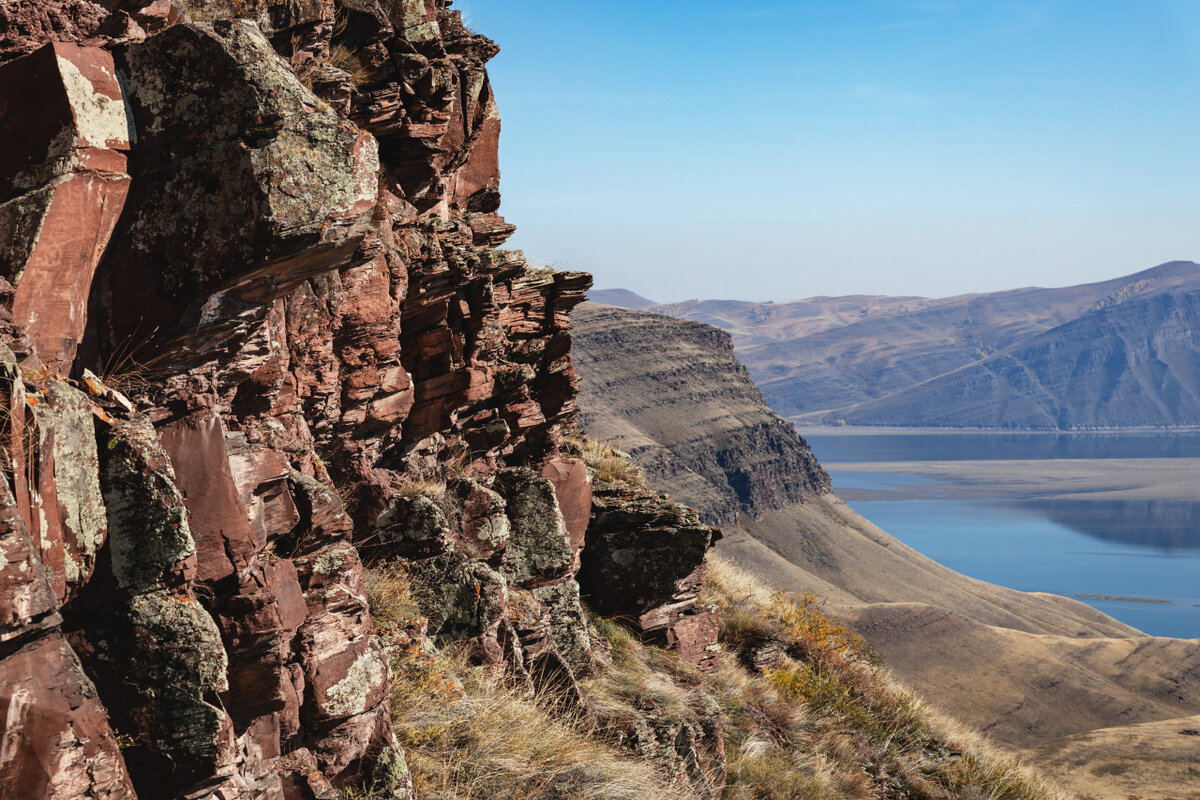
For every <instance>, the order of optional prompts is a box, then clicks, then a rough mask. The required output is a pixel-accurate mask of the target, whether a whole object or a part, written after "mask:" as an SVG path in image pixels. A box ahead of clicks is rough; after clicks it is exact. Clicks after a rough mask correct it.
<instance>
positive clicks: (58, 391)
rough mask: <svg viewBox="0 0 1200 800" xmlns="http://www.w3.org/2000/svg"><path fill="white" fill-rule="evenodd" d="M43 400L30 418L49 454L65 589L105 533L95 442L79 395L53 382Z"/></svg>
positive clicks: (82, 572) (83, 572) (88, 565)
mask: <svg viewBox="0 0 1200 800" xmlns="http://www.w3.org/2000/svg"><path fill="white" fill-rule="evenodd" d="M48 400H49V402H46V403H43V404H42V405H39V406H37V407H36V408H35V409H34V414H35V416H36V418H37V422H38V428H39V430H40V431H41V448H42V449H43V450H44V451H48V450H49V449H50V448H53V451H54V484H55V495H56V497H57V499H58V506H59V509H60V514H61V523H62V526H63V530H62V532H61V535H62V537H63V540H64V541H63V545H64V549H65V551H66V555H65V559H64V572H65V577H66V579H67V582H68V583H77V582H79V581H80V580H82V579H86V578H87V577H88V575H90V573H91V569H92V564H93V563H94V561H95V557H96V553H97V551H98V550H99V549H100V546H101V545H102V544H104V537H105V531H106V529H107V527H108V522H107V515H106V514H105V511H104V504H103V503H102V502H101V500H100V474H99V459H98V456H97V453H96V436H95V432H94V430H93V427H92V416H91V412H90V408H89V404H88V402H87V399H86V398H85V397H84V396H83V395H82V394H81V393H80V392H78V391H76V390H75V389H72V388H70V387H68V386H66V385H63V384H60V383H57V382H54V383H51V384H50V385H49V395H48ZM73 555H78V556H79V560H77V559H76V558H74V557H73Z"/></svg>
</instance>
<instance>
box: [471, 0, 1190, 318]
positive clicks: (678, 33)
mask: <svg viewBox="0 0 1200 800" xmlns="http://www.w3.org/2000/svg"><path fill="white" fill-rule="evenodd" d="M456 7H457V8H460V9H462V10H463V12H464V15H465V17H466V19H467V21H468V23H469V24H470V25H472V27H474V28H475V29H476V30H478V31H480V32H481V33H484V34H487V35H488V36H490V37H491V38H493V39H495V40H496V41H497V42H498V43H499V44H500V46H501V48H502V52H501V53H500V55H499V56H497V57H496V59H494V60H493V61H492V63H491V75H492V81H493V85H494V87H495V90H496V95H497V101H498V103H499V105H500V113H501V117H502V119H503V133H502V136H501V145H500V163H501V169H502V173H503V177H502V182H501V191H502V193H503V196H504V204H503V208H502V209H501V212H502V213H503V214H504V215H505V216H506V217H507V218H508V220H509V221H510V222H512V223H514V224H516V225H517V226H518V233H517V235H516V236H514V237H513V239H512V240H510V246H512V247H517V248H521V249H523V250H525V251H526V253H527V254H528V255H529V256H530V258H531V259H536V260H540V261H544V262H547V263H550V264H553V265H555V266H559V267H564V268H566V267H571V268H577V269H585V270H587V271H589V272H592V273H593V274H594V275H595V277H596V285H597V286H598V287H601V288H612V287H618V286H620V287H624V288H628V289H633V290H634V291H637V292H639V293H641V294H644V295H646V296H648V297H651V298H653V299H656V300H660V301H674V300H681V299H686V298H691V297H701V298H709V297H720V298H736V299H748V300H768V299H771V300H776V301H783V300H791V299H797V298H801V297H808V296H813V295H822V294H857V293H870V294H918V295H932V296H942V295H948V294H957V293H961V292H970V291H991V290H997V289H1007V288H1014V287H1017V286H1025V285H1041V286H1056V285H1067V284H1073V283H1081V282H1086V281H1092V280H1102V279H1105V278H1109V277H1115V276H1118V275H1123V274H1126V273H1130V272H1134V271H1137V270H1139V269H1143V268H1146V267H1149V266H1153V265H1155V264H1158V263H1161V262H1163V261H1168V260H1172V259H1191V260H1197V261H1200V246H1198V245H1200V236H1198V235H1197V232H1198V231H1200V224H1198V223H1200V196H1198V192H1197V187H1198V181H1197V179H1198V178H1200V143H1198V142H1197V138H1198V134H1200V125H1198V124H1197V123H1200V92H1198V89H1200V0H1140V2H1136V3H1133V2H1125V1H1123V0H1122V1H1120V2H1118V1H1117V0H1090V1H1088V2H1084V1H1083V0H1046V1H1045V2H1018V1H1016V0H1013V1H1012V2H1009V1H1007V0H996V1H995V2H973V1H972V0H927V1H924V2H917V1H915V0H914V1H912V2H909V1H906V0H894V1H893V2H882V1H878V2H875V1H870V0H824V1H823V2H783V0H743V1H742V2H736V1H734V0H729V1H727V2H706V1H705V0H691V1H690V2H682V1H680V0H663V1H662V2H644V0H643V2H632V0H603V1H602V2H601V1H597V2H562V0H557V1H556V2H551V1H550V0H459V2H457V3H456Z"/></svg>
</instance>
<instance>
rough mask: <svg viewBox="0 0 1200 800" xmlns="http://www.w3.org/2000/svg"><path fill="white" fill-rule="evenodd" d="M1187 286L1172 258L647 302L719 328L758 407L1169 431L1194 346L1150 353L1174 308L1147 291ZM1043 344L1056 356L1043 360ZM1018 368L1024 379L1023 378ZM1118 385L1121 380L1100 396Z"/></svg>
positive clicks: (1173, 318)
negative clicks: (963, 286) (1090, 353)
mask: <svg viewBox="0 0 1200 800" xmlns="http://www.w3.org/2000/svg"><path fill="white" fill-rule="evenodd" d="M1196 290H1200V266H1198V265H1196V264H1194V263H1191V262H1187V261H1173V262H1169V263H1166V264H1162V265H1160V266H1157V267H1154V268H1152V269H1148V270H1144V271H1142V272H1138V273H1136V274H1133V275H1128V276H1125V277H1121V278H1115V279H1113V280H1108V281H1102V282H1099V283H1090V284H1083V285H1079V286H1069V287H1064V288H1053V289H1043V288H1023V289H1014V290H1012V291H1006V292H996V293H991V294H970V295H960V296H956V297H947V298H940V299H929V298H917V297H879V296H866V295H859V296H850V297H832V298H830V297H816V298H809V299H807V300H799V301H796V302H790V303H743V302H737V301H725V300H705V301H694V300H693V301H688V302H685V303H674V304H668V305H657V306H653V307H651V308H650V309H649V310H651V311H654V312H656V313H661V314H667V315H670V316H676V317H682V318H687V319H692V320H697V321H701V322H705V323H708V324H711V325H715V326H717V327H720V328H722V329H724V330H727V331H729V332H730V333H731V334H732V335H733V341H734V344H735V345H736V346H737V348H738V357H739V359H741V361H742V363H744V364H745V365H746V366H747V368H748V369H749V370H750V374H751V375H752V376H753V377H754V379H755V381H756V382H757V383H758V384H759V386H760V387H761V388H762V391H763V394H764V395H765V396H766V398H767V402H768V403H769V404H770V406H771V407H772V408H774V409H775V410H776V411H778V412H779V413H780V414H783V415H784V416H787V417H801V418H811V419H818V420H825V421H833V420H837V419H845V420H847V421H851V420H853V421H857V422H860V423H862V424H873V425H916V426H937V427H1038V428H1057V427H1064V428H1070V427H1087V426H1103V427H1122V426H1124V427H1129V426H1141V425H1168V426H1169V425H1190V424H1194V418H1195V416H1196V414H1197V406H1198V405H1200V403H1197V402H1196V401H1195V399H1194V398H1192V397H1191V391H1192V384H1193V382H1194V381H1193V375H1194V372H1195V364H1196V363H1197V361H1198V360H1197V359H1196V358H1195V353H1194V348H1193V350H1192V351H1189V352H1190V356H1189V358H1185V359H1183V360H1182V361H1180V360H1179V359H1176V360H1175V361H1170V360H1169V359H1167V360H1158V359H1156V358H1155V357H1154V342H1155V340H1156V337H1159V336H1161V335H1163V333H1164V327H1166V328H1170V326H1172V325H1175V323H1176V322H1177V321H1178V320H1179V319H1180V313H1179V312H1178V309H1175V310H1171V309H1165V308H1163V307H1161V306H1157V305H1155V303H1154V302H1153V300H1154V298H1157V297H1161V296H1164V295H1182V294H1184V293H1186V292H1189V291H1196ZM612 302H614V303H618V304H621V305H624V304H623V303H621V301H620V300H619V298H614V299H613V300H612ZM1183 316H1185V317H1186V316H1187V314H1184V315H1183ZM1188 324H1190V322H1189V323H1188ZM1176 327H1177V326H1176ZM1191 329H1192V330H1194V326H1193V327H1192V328H1191ZM1081 341H1086V342H1099V343H1101V348H1100V349H1103V350H1105V351H1107V352H1108V354H1109V355H1111V356H1112V358H1111V359H1109V360H1103V359H1101V360H1098V361H1093V362H1088V361H1087V360H1086V359H1082V360H1080V359H1076V361H1070V360H1068V359H1069V358H1070V356H1071V355H1072V353H1075V354H1076V355H1079V354H1078V352H1077V351H1078V348H1077V347H1075V346H1074V344H1073V343H1078V342H1081ZM1148 343H1149V344H1148ZM1073 348H1074V349H1073ZM1147 349H1148V350H1149V351H1150V352H1149V354H1148V357H1147V358H1145V359H1143V362H1144V363H1145V364H1146V366H1144V367H1141V368H1140V369H1139V367H1138V365H1137V364H1127V363H1126V362H1125V361H1123V360H1122V359H1121V358H1119V357H1118V356H1119V355H1120V354H1121V353H1122V352H1125V353H1129V354H1130V357H1129V360H1131V361H1132V360H1136V356H1137V354H1138V352H1139V350H1147ZM1047 351H1057V353H1058V354H1059V355H1060V356H1061V357H1059V358H1057V359H1056V358H1053V357H1051V358H1048V359H1047V358H1044V357H1043V356H1044V354H1045V353H1046V352H1047ZM1189 365H1191V366H1190V368H1189ZM1027 367H1032V368H1033V372H1034V374H1033V375H1032V376H1031V377H1030V378H1025V377H1024V376H1023V374H1022V373H1023V372H1024V371H1025V370H1026V368H1027ZM1117 384H1124V385H1125V387H1126V388H1120V389H1119V390H1113V391H1106V387H1108V386H1109V385H1113V386H1116V385H1117ZM1081 385H1086V386H1088V387H1089V388H1095V389H1097V391H1098V396H1101V397H1105V398H1106V399H1107V402H1106V403H1105V404H1104V407H1103V408H1100V409H1097V408H1094V407H1082V406H1080V405H1079V404H1078V403H1077V402H1076V400H1077V397H1078V395H1079V393H1080V386H1081ZM1128 387H1132V388H1133V391H1129V390H1128ZM910 390H911V393H909V392H910Z"/></svg>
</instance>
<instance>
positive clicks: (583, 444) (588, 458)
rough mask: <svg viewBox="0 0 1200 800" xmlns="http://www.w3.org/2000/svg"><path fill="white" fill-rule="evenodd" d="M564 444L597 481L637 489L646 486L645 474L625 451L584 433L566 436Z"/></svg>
mask: <svg viewBox="0 0 1200 800" xmlns="http://www.w3.org/2000/svg"><path fill="white" fill-rule="evenodd" d="M566 444H567V448H566V450H567V452H568V453H570V454H571V455H575V456H577V457H579V458H582V459H583V463H584V464H586V465H587V466H588V469H589V471H590V472H591V473H592V478H593V479H594V480H595V481H597V482H598V483H618V484H623V485H625V486H633V487H635V488H639V489H643V488H645V487H646V476H645V475H644V474H643V473H642V470H641V469H639V468H638V467H637V465H635V464H634V463H633V461H632V459H630V458H629V455H628V454H627V453H623V452H621V451H620V450H617V449H616V448H615V447H613V446H612V445H610V444H607V443H606V442H601V441H598V440H596V439H592V438H590V437H588V436H587V435H585V434H573V435H571V436H568V437H567V439H566Z"/></svg>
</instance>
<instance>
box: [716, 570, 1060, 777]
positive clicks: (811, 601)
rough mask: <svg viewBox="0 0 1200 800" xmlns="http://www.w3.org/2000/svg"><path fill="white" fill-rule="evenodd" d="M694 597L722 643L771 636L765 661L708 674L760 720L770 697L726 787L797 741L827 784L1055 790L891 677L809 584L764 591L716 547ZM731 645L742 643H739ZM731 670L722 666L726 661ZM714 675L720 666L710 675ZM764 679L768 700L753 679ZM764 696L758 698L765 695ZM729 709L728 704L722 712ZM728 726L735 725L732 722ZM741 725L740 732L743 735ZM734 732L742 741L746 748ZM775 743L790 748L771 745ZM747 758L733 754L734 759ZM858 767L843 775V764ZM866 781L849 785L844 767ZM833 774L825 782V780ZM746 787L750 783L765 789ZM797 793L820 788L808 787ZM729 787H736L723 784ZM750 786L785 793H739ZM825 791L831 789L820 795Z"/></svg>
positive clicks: (774, 770)
mask: <svg viewBox="0 0 1200 800" xmlns="http://www.w3.org/2000/svg"><path fill="white" fill-rule="evenodd" d="M710 567H711V572H710V577H709V582H708V585H707V586H706V589H705V596H704V597H703V599H704V600H706V601H708V602H713V603H716V604H717V605H718V606H719V607H720V608H721V610H722V613H723V614H725V615H726V616H727V619H726V620H725V621H723V629H724V631H723V633H724V638H725V641H726V643H727V645H734V646H739V645H738V644H737V643H746V644H744V645H740V646H752V647H761V646H762V645H763V644H764V642H767V641H773V642H774V643H775V644H776V645H777V647H778V648H779V650H780V654H779V657H778V658H777V659H776V663H775V664H774V665H773V666H771V667H770V668H768V669H765V670H763V672H762V673H761V674H758V675H755V674H753V673H752V672H750V671H749V670H746V669H745V665H744V664H738V665H736V667H730V665H729V664H728V663H723V664H722V673H721V674H719V675H718V679H719V681H720V680H723V681H724V682H725V683H726V684H729V683H731V682H732V683H739V682H740V683H741V688H740V689H739V690H737V691H733V692H730V691H729V690H728V689H727V690H726V691H725V696H726V697H727V698H728V699H727V701H726V702H733V703H734V704H736V703H737V699H738V697H739V696H754V697H757V698H758V703H757V708H758V711H757V713H755V714H753V715H752V717H755V718H758V719H764V718H766V717H768V716H770V715H769V713H768V711H769V709H770V708H771V704H772V703H775V704H776V705H775V709H776V710H775V714H774V716H775V719H776V720H777V724H776V725H775V726H774V727H773V728H771V727H769V726H768V727H767V728H765V729H764V730H766V731H768V732H769V731H771V730H773V731H774V735H773V736H771V735H767V736H764V735H763V734H762V733H757V732H755V731H754V730H753V726H751V727H750V728H749V729H744V732H743V737H742V740H741V742H740V743H737V741H736V740H737V738H738V737H737V736H736V735H735V736H733V737H731V738H733V739H734V740H735V745H734V747H732V748H731V753H732V755H731V758H730V779H731V780H730V786H731V787H735V786H736V785H737V783H738V782H739V781H747V780H750V781H751V782H752V783H753V782H754V780H755V776H756V775H758V774H760V773H762V772H763V771H764V769H766V768H765V767H764V766H763V764H762V762H764V761H765V762H766V763H767V764H769V765H773V766H772V767H771V769H767V770H766V772H767V773H768V774H771V775H779V774H780V773H779V769H780V768H781V766H782V765H783V764H784V760H785V757H791V758H795V757H796V750H797V749H799V750H803V749H807V750H809V752H811V753H812V754H813V755H814V756H815V757H816V761H815V762H814V761H810V762H809V763H808V764H807V765H805V767H806V768H807V769H808V770H810V771H812V772H813V774H814V775H819V774H825V775H827V776H828V778H829V781H827V784H828V785H827V788H828V789H830V790H833V791H836V792H842V793H846V792H850V793H856V792H863V791H865V792H866V793H867V796H881V797H920V798H946V800H949V798H956V799H957V798H965V799H967V800H976V799H977V800H1062V799H1063V798H1065V795H1063V794H1062V793H1061V792H1060V791H1058V790H1057V789H1055V788H1053V787H1050V786H1049V785H1047V784H1046V783H1045V782H1043V781H1041V780H1040V779H1039V778H1037V777H1036V776H1035V775H1033V774H1032V773H1030V772H1028V771H1027V770H1025V769H1023V768H1022V767H1021V766H1020V765H1018V764H1016V763H1015V762H1013V761H1011V760H1009V759H1008V758H1006V757H1003V756H1001V755H999V754H998V753H997V752H996V751H994V750H993V749H992V748H991V747H990V746H989V745H988V744H987V743H986V742H985V741H984V740H983V739H982V737H980V736H978V735H977V734H974V733H971V732H968V731H967V730H966V729H965V728H963V727H962V726H960V725H958V724H957V723H955V722H953V721H952V720H950V719H949V718H947V717H945V716H944V715H942V714H940V713H939V712H937V711H936V710H934V709H932V708H930V707H928V706H926V705H925V704H924V703H922V702H921V701H920V700H919V699H918V698H916V697H915V696H914V695H912V693H911V692H908V691H907V690H905V689H904V688H903V687H901V686H900V685H899V684H898V683H897V682H896V681H895V680H894V679H892V677H891V676H890V675H889V674H888V673H887V672H886V671H885V670H883V669H882V668H881V667H880V666H879V665H878V661H877V659H876V657H875V656H874V654H873V653H872V652H871V651H870V649H869V648H868V647H867V646H866V643H865V642H863V640H862V639H861V638H860V637H857V636H855V635H854V634H853V633H851V632H850V631H849V630H848V629H846V627H845V626H844V625H843V624H842V623H841V622H839V621H838V620H834V619H832V618H830V617H828V616H826V615H825V614H824V613H823V611H822V610H821V608H820V604H819V602H818V601H817V600H816V598H815V597H813V596H812V595H811V594H804V595H789V594H779V593H771V592H768V591H767V590H766V589H765V587H763V586H762V585H761V584H759V583H758V582H757V581H756V580H755V579H754V578H753V577H752V576H750V575H748V574H747V573H745V572H744V571H742V570H740V569H737V568H736V567H734V566H733V565H732V564H730V563H728V562H726V561H724V560H723V559H721V558H719V557H715V558H712V560H711V564H710ZM742 655H743V656H745V655H747V653H745V652H743V653H742ZM731 669H735V670H742V671H743V674H742V675H741V676H738V675H737V673H736V672H734V673H733V677H730V670H731ZM722 676H724V677H723V678H722ZM759 681H766V682H768V683H769V684H770V685H771V689H773V690H774V691H775V692H776V693H777V696H778V699H775V700H770V698H771V694H770V692H769V691H768V690H767V689H766V688H764V687H763V686H761V685H759V684H758V682H759ZM780 699H782V700H783V701H788V700H790V701H792V705H793V712H794V714H795V716H793V717H792V718H791V719H790V721H789V719H788V718H787V717H786V715H780V714H779V711H778V705H777V704H778V702H779V700H780ZM768 700H770V702H767V701H768ZM735 716H736V715H733V714H731V718H734V717H735ZM736 727H737V726H735V728H736ZM745 734H749V736H746V735H745ZM746 742H750V744H751V745H752V746H750V747H747V746H746ZM784 742H786V743H787V744H788V746H790V747H791V748H793V749H792V751H791V752H788V749H789V748H788V747H786V746H779V745H780V743H784ZM745 758H749V761H748V762H746V763H745V764H742V763H739V762H740V760H741V759H745ZM856 772H857V773H858V775H857V776H855V773H856ZM856 777H857V778H860V779H862V778H865V779H866V781H867V783H866V785H861V784H860V785H857V786H855V785H853V784H854V783H855V780H854V778H856ZM837 782H842V783H843V784H844V785H842V786H840V787H835V786H834V785H833V784H836V783H837ZM768 789H769V787H766V786H765V785H764V786H758V787H757V788H756V789H755V790H754V791H768ZM806 791H808V792H809V793H808V794H803V793H802V794H798V795H795V796H799V797H821V796H823V795H821V794H813V792H816V791H817V789H816V787H815V784H814V785H813V786H812V787H810V788H809V789H807V790H806ZM732 796H738V795H732ZM744 796H746V797H752V796H764V797H773V796H790V795H786V794H785V795H777V794H776V795H772V794H769V793H768V794H754V793H751V794H747V795H744ZM829 796H837V794H833V795H829Z"/></svg>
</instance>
